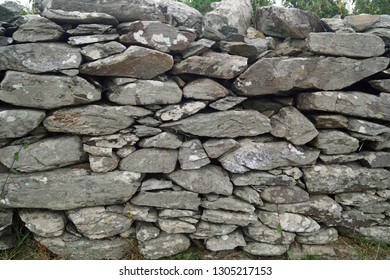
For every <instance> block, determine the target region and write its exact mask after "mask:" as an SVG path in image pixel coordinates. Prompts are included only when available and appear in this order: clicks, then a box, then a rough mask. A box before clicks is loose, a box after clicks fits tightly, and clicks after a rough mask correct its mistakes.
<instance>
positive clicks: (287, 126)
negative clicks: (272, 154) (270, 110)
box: [270, 106, 318, 145]
mask: <svg viewBox="0 0 390 280" xmlns="http://www.w3.org/2000/svg"><path fill="white" fill-rule="evenodd" d="M270 119H271V126H272V130H271V134H272V135H273V136H275V137H283V138H285V139H286V140H288V141H290V142H291V143H293V144H294V145H303V144H306V143H307V142H309V141H311V140H313V138H314V137H316V136H317V135H318V131H317V130H316V128H315V127H314V125H313V124H312V123H311V122H310V121H309V120H308V119H307V118H306V117H305V116H304V115H303V114H302V113H301V112H299V111H298V110H297V109H295V108H294V107H292V106H290V107H284V108H282V109H280V111H279V112H278V113H277V114H276V115H273V116H272V117H271V118H270Z"/></svg>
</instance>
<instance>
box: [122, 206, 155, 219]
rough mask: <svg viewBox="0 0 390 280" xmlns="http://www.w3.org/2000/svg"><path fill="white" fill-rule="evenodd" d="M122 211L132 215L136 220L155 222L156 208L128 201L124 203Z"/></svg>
mask: <svg viewBox="0 0 390 280" xmlns="http://www.w3.org/2000/svg"><path fill="white" fill-rule="evenodd" d="M124 213H126V214H127V215H129V216H130V217H132V219H133V220H135V221H137V222H140V221H142V222H149V223H154V222H157V218H158V217H157V210H156V208H152V207H144V206H138V205H134V204H130V203H126V205H125V209H124Z"/></svg>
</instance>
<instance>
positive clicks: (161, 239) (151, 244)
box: [139, 232, 190, 259]
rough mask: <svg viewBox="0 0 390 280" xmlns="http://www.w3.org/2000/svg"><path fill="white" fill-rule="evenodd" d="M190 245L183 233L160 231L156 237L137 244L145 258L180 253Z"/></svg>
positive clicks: (158, 257)
mask: <svg viewBox="0 0 390 280" xmlns="http://www.w3.org/2000/svg"><path fill="white" fill-rule="evenodd" d="M189 247H190V240H189V238H188V237H186V236H185V235H184V234H180V233H179V234H167V233H165V232H161V233H160V235H159V236H158V237H157V238H154V239H151V240H148V241H145V242H143V243H141V244H140V245H139V249H140V251H141V254H142V255H143V256H144V257H145V258H147V259H160V258H163V257H169V256H173V255H176V254H178V253H181V252H183V251H185V250H187V249H188V248H189Z"/></svg>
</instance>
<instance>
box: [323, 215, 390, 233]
mask: <svg viewBox="0 0 390 280" xmlns="http://www.w3.org/2000/svg"><path fill="white" fill-rule="evenodd" d="M384 217H385V216H384V215H382V214H379V215H378V214H368V213H363V212H362V211H360V210H344V211H343V213H342V215H341V217H340V218H339V219H337V220H335V221H333V222H332V223H331V224H330V225H331V226H337V227H338V229H339V231H341V230H342V229H343V228H346V229H347V230H348V232H347V233H348V234H349V235H350V234H351V230H354V231H356V229H357V228H359V227H372V226H374V225H377V224H378V223H379V222H382V221H383V219H384ZM342 234H344V235H345V232H344V231H343V232H342Z"/></svg>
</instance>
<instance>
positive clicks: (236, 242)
mask: <svg viewBox="0 0 390 280" xmlns="http://www.w3.org/2000/svg"><path fill="white" fill-rule="evenodd" d="M245 245H246V242H245V239H244V236H243V235H242V232H241V231H240V230H236V231H234V232H232V233H229V234H225V235H221V236H213V237H210V238H208V239H207V240H206V248H207V249H208V250H210V251H214V252H215V251H224V250H233V249H235V248H237V247H241V246H245Z"/></svg>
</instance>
